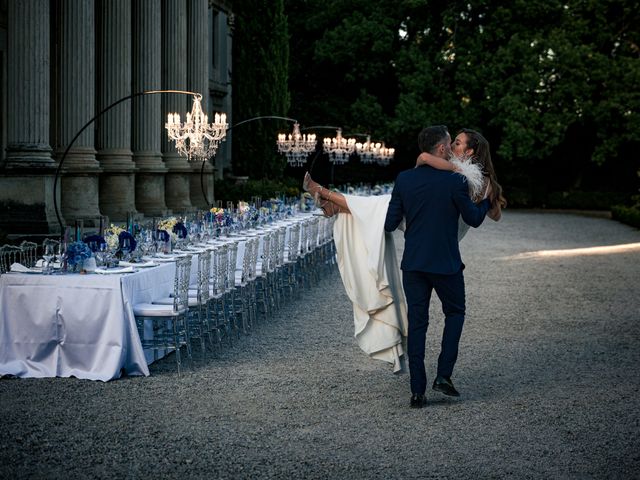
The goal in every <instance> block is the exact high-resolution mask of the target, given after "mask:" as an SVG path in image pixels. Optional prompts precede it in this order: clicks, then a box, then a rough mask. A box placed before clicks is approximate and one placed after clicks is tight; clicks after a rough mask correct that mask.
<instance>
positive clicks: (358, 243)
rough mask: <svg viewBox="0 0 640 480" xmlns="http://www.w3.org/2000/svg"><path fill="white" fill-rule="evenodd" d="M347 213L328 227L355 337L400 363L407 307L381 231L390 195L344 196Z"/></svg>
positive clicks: (390, 246)
mask: <svg viewBox="0 0 640 480" xmlns="http://www.w3.org/2000/svg"><path fill="white" fill-rule="evenodd" d="M345 198H346V199H347V203H348V205H349V210H350V211H351V215H348V214H347V215H338V218H337V219H336V221H335V223H334V226H333V238H334V241H335V244H336V254H337V261H338V269H339V270H340V276H341V277H342V283H343V284H344V288H345V290H346V291H347V295H348V297H349V299H350V300H351V302H352V303H353V321H354V324H355V337H356V340H357V342H358V345H359V346H360V348H361V349H362V350H363V351H364V352H365V353H367V354H368V355H369V356H371V357H372V358H376V359H378V360H383V361H385V362H389V363H391V364H393V370H394V372H396V371H399V370H400V369H401V368H402V367H401V362H400V357H401V356H402V355H403V354H404V351H405V347H404V345H403V343H404V339H405V338H406V336H407V307H406V300H405V298H404V292H403V291H402V279H401V277H400V267H399V263H398V260H397V258H396V251H395V245H394V242H393V235H392V234H387V233H384V220H385V217H386V215H387V207H388V205H389V200H390V199H391V195H381V196H378V197H358V196H353V195H345Z"/></svg>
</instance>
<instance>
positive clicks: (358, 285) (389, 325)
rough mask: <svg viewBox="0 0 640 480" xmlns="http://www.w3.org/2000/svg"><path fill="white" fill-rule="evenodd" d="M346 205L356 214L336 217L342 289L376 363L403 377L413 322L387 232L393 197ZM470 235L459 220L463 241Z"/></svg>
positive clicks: (357, 330) (363, 346)
mask: <svg viewBox="0 0 640 480" xmlns="http://www.w3.org/2000/svg"><path fill="white" fill-rule="evenodd" d="M478 172H479V169H478ZM463 174H464V172H463ZM465 176H467V175H465ZM480 176H481V174H480ZM467 179H468V180H470V183H472V182H471V178H470V177H468V176H467ZM345 199H346V200H347V204H348V205H349V210H350V211H351V214H350V215H349V214H340V215H338V216H337V217H338V218H337V219H336V221H335V223H334V226H333V239H334V242H335V245H336V256H337V262H338V269H339V270H340V276H341V277H342V283H343V284H344V288H345V290H346V292H347V296H348V297H349V299H350V300H351V302H352V303H353V321H354V326H355V338H356V340H357V342H358V345H359V346H360V348H361V349H362V350H363V351H364V352H365V353H367V354H368V355H369V356H370V357H371V358H375V359H378V360H383V361H385V362H388V363H390V364H392V365H393V371H394V372H399V371H401V370H402V362H401V357H402V355H403V354H404V352H405V350H406V337H407V325H408V322H407V306H406V299H405V296H404V291H403V289H402V276H401V274H400V263H399V262H398V259H397V255H396V249H395V245H394V240H393V234H390V233H386V232H385V231H384V221H385V218H386V216H387V208H388V206H389V200H390V199H391V195H380V196H369V197H361V196H356V195H345ZM403 223H404V222H403ZM400 229H402V226H401V227H400ZM468 230H469V226H468V225H467V224H465V223H464V222H463V221H462V219H459V225H458V241H460V240H461V239H462V237H464V235H465V234H466V233H467V231H468Z"/></svg>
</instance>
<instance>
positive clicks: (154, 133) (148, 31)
mask: <svg viewBox="0 0 640 480" xmlns="http://www.w3.org/2000/svg"><path fill="white" fill-rule="evenodd" d="M132 7H133V34H134V36H133V91H134V93H138V92H143V91H146V90H160V89H161V88H162V54H161V51H160V48H158V46H159V45H161V41H162V3H161V0H145V1H135V2H133V4H132ZM163 95H167V94H152V95H144V96H141V97H136V98H134V99H133V131H132V143H131V145H132V150H133V159H134V161H135V163H136V167H137V168H138V172H137V173H136V190H135V192H136V208H137V209H138V210H139V211H141V212H143V213H144V214H145V215H147V216H163V215H167V214H168V213H169V211H168V209H167V205H166V203H165V190H164V182H165V173H166V172H167V168H166V167H165V164H164V162H163V161H162V151H161V148H162V141H161V139H162V136H163V135H164V136H166V130H165V128H164V123H165V121H166V120H165V118H166V116H164V117H163V116H162V108H161V105H162V96H163ZM185 98H186V97H185Z"/></svg>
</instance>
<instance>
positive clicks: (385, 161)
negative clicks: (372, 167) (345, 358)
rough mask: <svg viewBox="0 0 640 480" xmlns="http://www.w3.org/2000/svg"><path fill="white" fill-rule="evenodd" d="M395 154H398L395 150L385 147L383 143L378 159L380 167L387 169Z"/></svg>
mask: <svg viewBox="0 0 640 480" xmlns="http://www.w3.org/2000/svg"><path fill="white" fill-rule="evenodd" d="M395 153H396V149H395V148H387V147H385V146H384V143H383V144H382V146H381V148H380V153H379V155H378V158H377V161H378V165H381V166H383V167H386V166H387V165H389V162H391V159H392V158H393V155H394V154H395Z"/></svg>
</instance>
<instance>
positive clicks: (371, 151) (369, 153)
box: [356, 135, 382, 163]
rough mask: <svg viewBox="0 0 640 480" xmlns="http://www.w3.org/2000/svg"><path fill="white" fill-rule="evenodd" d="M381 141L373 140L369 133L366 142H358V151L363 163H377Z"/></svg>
mask: <svg viewBox="0 0 640 480" xmlns="http://www.w3.org/2000/svg"><path fill="white" fill-rule="evenodd" d="M381 147H382V144H381V143H380V142H375V143H374V142H372V141H371V136H369V135H367V141H366V142H364V143H360V142H358V143H356V153H357V154H358V155H359V156H360V161H361V162H362V163H375V162H377V161H378V160H379V158H380V154H381V152H380V149H381Z"/></svg>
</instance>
